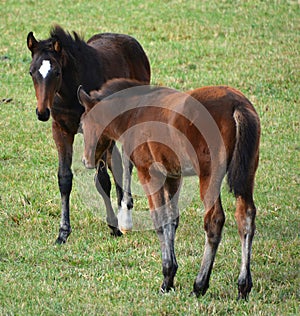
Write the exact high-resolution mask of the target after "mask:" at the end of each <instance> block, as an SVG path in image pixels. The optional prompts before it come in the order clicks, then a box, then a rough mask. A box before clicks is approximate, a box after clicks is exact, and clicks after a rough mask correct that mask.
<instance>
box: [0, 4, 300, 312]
mask: <svg viewBox="0 0 300 316" xmlns="http://www.w3.org/2000/svg"><path fill="white" fill-rule="evenodd" d="M0 13H1V15H0V16H1V17H0V19H1V23H0V34H1V38H0V44H1V45H0V102H1V103H0V181H1V182H0V314H1V315H101V314H104V315H118V314H123V315H197V314H201V313H202V314H204V315H297V314H299V307H298V306H299V296H300V293H299V282H300V278H299V268H300V267H299V257H300V250H299V249H300V243H299V228H300V227H299V226H300V225H299V209H300V207H299V150H300V145H299V121H300V120H299V82H300V78H299V70H300V69H299V65H300V62H299V51H300V45H299V34H300V19H299V16H300V15H299V13H300V10H299V4H298V2H297V1H259V0H253V1H229V0H228V1H215V0H210V1H157V0H153V1H147V2H145V3H144V1H137V0H132V1H129V0H128V1H127V0H124V1H121V2H119V1H106V0H103V1H93V0H92V1H86V3H85V2H84V1H77V2H76V1H75V2H74V1H69V0H64V1H55V2H54V1H53V2H50V3H49V1H39V2H36V1H20V0H19V1H13V0H10V1H5V0H3V1H2V2H1V6H0ZM53 23H59V24H61V25H62V26H63V27H64V28H66V29H68V30H70V31H71V30H76V31H78V32H79V33H81V34H83V35H84V36H85V38H86V39H88V38H89V37H90V36H92V35H93V34H95V33H97V32H106V31H113V32H120V33H127V34H130V35H132V36H134V37H136V38H137V39H138V40H139V41H140V43H141V44H142V45H143V47H144V49H145V50H146V52H147V54H148V56H149V59H150V61H151V66H152V83H153V84H162V85H166V86H169V87H173V88H176V89H180V90H187V89H191V88H196V87H200V86H203V85H216V84H228V85H231V86H234V87H236V88H238V89H239V90H241V91H243V92H244V93H245V94H246V96H247V97H248V98H249V99H250V100H251V101H252V102H253V104H254V105H255V107H256V109H257V111H258V113H259V115H260V118H261V124H262V140H261V156H260V157H261V159H260V166H259V169H258V172H257V177H256V188H255V201H256V205H257V209H258V212H257V222H256V223H257V233H256V236H255V240H254V244H253V260H252V271H253V280H254V287H253V290H252V292H251V294H250V300H249V302H241V301H236V296H237V286H236V283H237V277H238V273H239V265H240V244H239V238H238V234H237V229H236V225H235V221H234V216H233V214H234V199H233V198H232V197H231V196H230V195H229V194H228V193H227V192H226V188H225V187H224V190H223V191H224V192H223V205H224V208H225V209H226V215H227V220H226V223H225V227H224V234H223V240H222V243H221V245H220V248H219V252H218V254H217V258H216V262H215V266H214V270H213V274H212V277H211V282H210V289H209V291H208V292H207V294H206V295H205V296H204V297H200V298H199V299H198V300H197V299H195V298H190V297H189V292H190V291H191V289H192V284H193V281H194V278H195V276H196V274H197V271H198V269H199V265H200V261H201V256H202V251H203V245H204V231H203V228H202V226H203V223H202V215H203V207H202V205H201V204H200V203H199V199H198V195H197V194H196V193H195V194H194V195H195V198H193V201H192V203H191V204H190V205H187V206H186V208H185V209H184V210H183V212H182V219H181V223H180V226H179V229H178V233H177V238H176V253H177V258H178V263H179V270H178V272H177V276H176V281H175V282H176V291H175V292H172V293H169V294H167V295H160V294H159V293H158V289H159V286H160V284H161V281H162V275H161V260H160V250H159V243H158V240H157V237H156V235H155V233H154V232H153V231H151V230H150V231H144V232H132V233H130V234H128V235H126V236H123V237H122V238H119V239H115V238H112V237H111V236H110V235H109V232H108V229H107V227H106V224H105V223H104V222H103V220H102V218H103V214H104V213H103V209H101V210H99V211H98V212H97V211H95V210H94V209H92V208H89V207H86V204H85V203H84V201H82V199H81V195H80V190H81V182H80V181H75V183H74V190H73V194H72V200H71V208H72V209H71V220H72V227H73V233H72V235H71V236H70V238H69V240H68V243H67V244H66V245H63V246H62V247H58V246H54V245H53V243H54V240H55V238H56V236H57V232H58V226H59V220H60V219H59V217H60V198H59V192H58V186H57V179H56V173H57V153H56V149H55V145H54V142H53V140H52V136H51V123H50V122H47V123H44V124H43V123H41V122H38V121H37V119H36V117H35V105H36V100H35V95H34V89H33V85H32V82H31V79H30V76H29V75H28V69H29V64H30V60H31V57H30V52H29V51H28V50H27V47H26V36H27V34H28V32H29V31H34V34H35V35H36V37H37V38H40V39H43V38H46V37H48V34H49V29H50V27H51V25H52V24H53ZM9 99H12V100H11V101H10V102H7V101H9ZM77 180H79V179H77ZM195 190H198V189H197V188H196V187H195ZM99 201H100V198H99ZM100 205H102V204H100ZM136 205H137V208H139V209H145V208H146V207H147V205H146V200H145V199H144V198H143V197H138V198H137V200H136ZM134 216H135V218H136V217H137V216H138V212H136V213H134Z"/></svg>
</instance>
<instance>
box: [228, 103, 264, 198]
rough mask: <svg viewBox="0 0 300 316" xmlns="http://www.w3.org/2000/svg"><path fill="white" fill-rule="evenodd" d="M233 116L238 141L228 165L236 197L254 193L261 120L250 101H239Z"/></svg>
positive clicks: (229, 182)
mask: <svg viewBox="0 0 300 316" xmlns="http://www.w3.org/2000/svg"><path fill="white" fill-rule="evenodd" d="M233 117H234V120H235V122H236V142H235V147H234V151H233V154H232V158H231V161H230V163H229V166H228V174H227V181H228V185H229V189H230V191H231V192H233V193H234V195H235V196H236V197H238V196H242V197H246V196H249V194H252V191H253V182H254V174H255V171H256V168H257V164H258V150H259V148H258V147H259V139H260V121H259V117H258V115H257V113H256V111H255V109H254V108H253V106H252V105H251V103H250V102H249V103H247V104H246V105H245V103H239V104H238V105H237V106H236V107H235V109H234V112H233Z"/></svg>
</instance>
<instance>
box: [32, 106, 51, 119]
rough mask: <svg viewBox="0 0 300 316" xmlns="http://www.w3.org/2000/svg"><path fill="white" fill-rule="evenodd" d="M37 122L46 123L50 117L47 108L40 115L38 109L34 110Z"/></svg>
mask: <svg viewBox="0 0 300 316" xmlns="http://www.w3.org/2000/svg"><path fill="white" fill-rule="evenodd" d="M35 112H36V115H37V118H38V120H39V121H42V122H46V121H48V120H49V117H50V110H49V109H48V108H47V109H46V110H45V111H44V112H42V113H40V112H39V110H38V109H36V110H35Z"/></svg>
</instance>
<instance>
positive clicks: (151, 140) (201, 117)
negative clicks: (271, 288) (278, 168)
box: [78, 79, 260, 299]
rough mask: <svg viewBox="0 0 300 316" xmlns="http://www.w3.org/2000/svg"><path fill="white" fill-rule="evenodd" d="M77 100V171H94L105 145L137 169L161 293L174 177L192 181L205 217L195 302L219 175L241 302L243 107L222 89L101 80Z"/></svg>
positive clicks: (251, 154) (253, 138)
mask: <svg viewBox="0 0 300 316" xmlns="http://www.w3.org/2000/svg"><path fill="white" fill-rule="evenodd" d="M126 88H127V89H126ZM78 99H79V101H80V103H81V104H82V105H83V106H84V107H85V113H84V114H83V115H82V117H81V124H82V129H83V135H84V144H85V145H84V154H83V159H82V161H83V163H84V165H85V167H86V168H94V167H95V165H97V163H99V159H100V158H101V156H102V154H103V152H105V150H106V149H107V148H108V147H109V146H110V143H111V142H114V141H119V142H120V143H121V144H122V145H123V148H124V151H125V152H126V153H127V155H128V157H130V160H131V161H132V162H133V164H134V165H135V167H136V168H137V174H138V178H139V180H140V183H141V184H142V186H143V189H144V191H145V193H146V195H147V198H148V202H149V208H150V214H151V218H152V220H153V225H154V228H155V230H156V232H157V235H158V238H159V240H160V245H161V253H162V272H163V277H164V279H163V283H162V285H161V291H162V292H163V293H164V292H168V291H170V290H171V289H173V288H174V277H175V274H176V271H177V268H178V264H177V261H176V256H175V250H174V248H175V247H174V239H175V232H176V229H177V227H178V224H179V210H178V199H179V192H180V188H181V183H182V177H183V176H190V175H197V176H198V177H199V187H200V197H201V200H202V202H203V204H204V210H205V215H204V230H205V232H206V241H205V248H204V253H203V258H202V263H201V267H200V270H199V273H198V275H197V277H196V279H195V281H194V286H193V290H192V292H191V294H192V295H195V296H197V297H199V296H200V295H204V294H205V293H206V291H207V289H208V288H209V279H210V275H211V272H212V267H213V263H214V259H215V255H216V252H217V249H218V245H219V243H220V241H221V235H222V228H223V225H224V222H225V214H224V211H223V207H222V204H221V197H220V189H221V183H222V180H223V178H224V177H225V175H226V174H227V180H228V184H229V189H230V191H232V192H233V194H234V196H235V198H236V211H235V218H236V221H237V226H238V232H239V236H240V240H241V250H242V251H241V252H242V261H241V269H240V274H239V277H238V297H239V298H240V299H247V298H248V295H249V293H250V291H251V288H252V277H251V271H250V257H251V248H252V240H253V236H254V232H255V216H256V207H255V204H254V201H253V190H254V177H255V172H256V170H257V167H258V160H259V142H260V120H259V117H258V115H257V112H256V111H255V109H254V107H253V105H252V104H251V102H250V101H249V100H248V99H247V98H246V97H245V96H244V95H243V94H242V93H241V92H240V91H238V90H236V89H234V88H232V87H229V86H208V87H202V88H198V89H195V90H191V91H188V92H186V93H181V92H178V91H176V90H172V89H169V88H164V87H152V86H149V85H148V86H145V85H142V84H141V83H139V82H138V81H134V80H128V79H113V80H111V81H108V82H107V83H106V84H105V85H103V86H102V89H101V90H100V91H98V92H93V93H91V95H89V94H88V93H86V92H85V91H84V89H83V88H82V87H79V89H78Z"/></svg>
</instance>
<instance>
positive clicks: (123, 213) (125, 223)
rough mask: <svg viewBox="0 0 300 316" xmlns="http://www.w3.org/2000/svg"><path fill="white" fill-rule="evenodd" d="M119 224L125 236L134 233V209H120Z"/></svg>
mask: <svg viewBox="0 0 300 316" xmlns="http://www.w3.org/2000/svg"><path fill="white" fill-rule="evenodd" d="M118 223H119V227H120V230H121V232H122V233H123V234H126V233H128V232H131V231H132V227H133V223H132V209H127V208H126V207H124V205H123V207H120V208H119V213H118Z"/></svg>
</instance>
